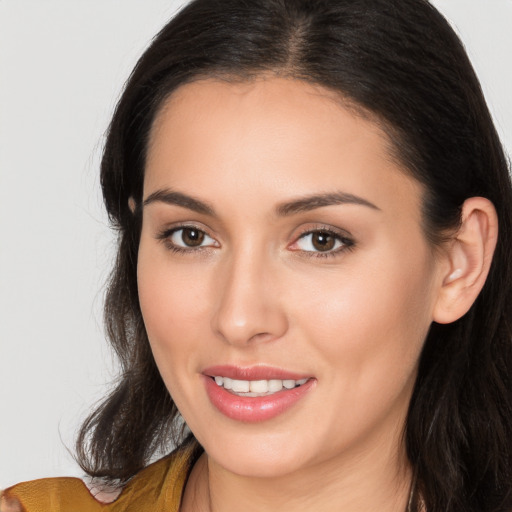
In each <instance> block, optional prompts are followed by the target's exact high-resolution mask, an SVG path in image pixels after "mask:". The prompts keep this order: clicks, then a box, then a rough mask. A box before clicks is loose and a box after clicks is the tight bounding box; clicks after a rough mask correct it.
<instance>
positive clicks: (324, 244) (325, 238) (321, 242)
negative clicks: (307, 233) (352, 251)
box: [312, 232, 335, 251]
mask: <svg viewBox="0 0 512 512" xmlns="http://www.w3.org/2000/svg"><path fill="white" fill-rule="evenodd" d="M312 241H313V246H314V247H315V249H317V250H319V251H330V250H331V249H332V248H333V247H334V242H335V240H334V237H333V236H332V235H330V234H329V233H322V232H320V233H313V240H312Z"/></svg>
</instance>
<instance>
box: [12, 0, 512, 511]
mask: <svg viewBox="0 0 512 512" xmlns="http://www.w3.org/2000/svg"><path fill="white" fill-rule="evenodd" d="M102 187H103V193H104V198H105V203H106V206H107V210H108V212H109V215H110V217H111V219H112V221H113V223H114V225H115V226H116V227H117V228H118V229H119V231H120V243H119V253H118V259H117V262H116V267H115V269H114V273H113V274H112V279H111V283H110V290H109V295H108V299H107V304H106V319H107V325H108V327H109V335H110V339H111V341H112V343H113V346H114V348H115V349H116V351H117V353H118V355H119V357H120V359H121V362H122V367H123V374H122V379H121V380H120V383H119V385H118V387H117V388H116V389H115V390H114V392H113V393H112V395H111V396H110V397H109V398H108V399H107V400H106V401H105V403H104V404H103V405H102V407H101V408H100V409H98V410H97V411H96V412H95V413H94V414H93V415H92V416H91V417H90V418H89V420H88V421H87V422H86V423H85V425H84V426H83V428H82V431H81V434H80V436H79V440H78V456H79V460H80V461H81V464H82V466H83V468H84V469H85V470H86V471H87V472H88V473H89V474H90V475H91V476H94V477H97V478H102V479H104V480H105V481H106V482H108V483H110V484H115V485H116V486H118V487H119V488H121V487H123V486H124V489H123V490H122V492H121V493H120V494H119V492H117V493H116V492H114V493H112V494H111V495H110V496H108V495H104V496H102V499H103V500H104V501H111V500H112V499H114V501H112V502H111V503H110V504H109V505H101V504H100V503H99V502H98V501H97V500H95V499H94V498H92V496H91V495H90V494H89V492H88V491H87V490H86V488H85V487H84V486H83V485H82V484H81V482H80V481H78V480H74V479H72V480H69V479H68V480H66V479H56V480H44V481H39V482H37V481H36V482H33V483H27V484H20V485H18V486H14V487H13V488H11V489H9V490H7V491H6V493H5V496H4V504H3V509H6V510H8V508H7V507H10V508H11V509H14V510H16V507H18V508H19V506H20V505H18V503H19V502H21V504H22V506H24V507H25V509H26V510H27V511H29V512H30V511H32V510H34V511H37V510H56V509H57V510H58V508H57V507H60V509H61V510H70V509H71V510H80V511H81V510H84V511H88V510H100V509H101V510H112V511H115V510H178V509H180V510H181V511H191V510H223V511H225V510H235V509H236V510H268V509H270V510H276V509H279V510H280V509H283V510H289V511H294V510H306V509H307V510H311V509H317V510H325V511H329V510H347V511H350V510H381V511H387V510H390V511H391V510H393V511H396V510H427V511H429V512H430V511H460V510H465V511H466V510H467V511H498V510H499V511H508V510H512V485H511V483H510V482H511V481H512V480H511V476H512V475H511V457H512V449H511V446H510V443H511V441H510V439H512V432H511V430H512V426H511V425H512V421H511V420H512V418H511V411H512V399H511V398H512V397H511V383H510V371H511V367H512V354H511V340H512V333H511V326H510V319H511V317H512V316H511V304H512V301H511V291H512V277H511V269H510V257H509V254H510V250H511V249H512V247H511V244H512V241H511V236H512V232H511V229H512V189H511V184H510V178H509V174H508V167H507V162H506V159H505V155H504V154H503V150H502V148H501V146H500V144H499V140H498V137H497V135H496V133H495V130H494V127H493V125H492V121H491V119H490V116H489V113H488V111H487V108H486V106H485V102H484V100H483V98H482V94H481V91H480V88H479V85H478V82H477V79H476V77H475V76H474V73H473V71H472V68H471V65H470V63H469V61H468V59H467V56H466V55H465V53H464V51H463V49H462V47H461V44H460V42H459V41H458V39H457V37H456V36H455V35H454V33H453V32H452V30H451V29H450V28H449V26H448V24H447V23H446V21H445V20H444V19H443V18H442V17H441V16H440V15H439V13H437V11H435V9H433V8H432V7H431V6H430V5H429V4H428V3H427V2H424V1H422V0H400V1H390V0H345V1H339V0H336V1H335V0H315V1H312V0H259V1H251V2H244V1H242V0H223V1H222V2H212V1H207V0H197V1H195V2H192V3H191V4H189V5H188V6H187V7H186V8H185V9H184V10H183V11H182V12H181V13H180V14H179V15H178V16H176V18H174V19H173V20H172V21H171V22H170V23H169V24H168V25H167V26H166V27H164V29H163V30H162V31H161V32H160V34H159V35H158V36H157V38H156V39H155V41H154V42H153V44H152V46H151V47H150V48H149V49H148V50H147V51H146V53H145V54H144V55H143V57H142V58H141V60H140V61H139V63H138V65H137V66H136V68H135V70H134V72H133V74H132V76H131V78H130V80H129V82H128V84H127V86H126V89H125V92H124V94H123V96H122V98H121V100H120V102H119V105H118V107H117V110H116V113H115V115H114V118H113V120H112V124H111V126H110V130H109V135H108V139H107V143H106V147H105V152H104V157H103V162H102ZM171 397H172V398H171ZM178 411H179V412H178ZM181 418H183V419H184V421H185V423H186V425H187V427H188V428H189V429H190V431H189V430H188V429H187V428H184V427H183V423H182V421H181ZM170 440H174V442H175V443H176V444H177V445H178V448H177V450H176V451H175V452H174V453H173V454H172V455H170V456H167V457H164V458H163V459H161V460H160V461H158V462H156V463H154V464H152V465H149V466H148V463H149V462H150V460H152V459H153V458H154V456H155V454H157V453H159V450H163V451H164V452H165V450H166V449H167V447H168V446H169V441H170ZM145 466H147V467H145ZM125 484H126V485H125ZM56 503H58V505H56Z"/></svg>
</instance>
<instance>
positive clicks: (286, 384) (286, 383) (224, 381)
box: [214, 376, 308, 396]
mask: <svg viewBox="0 0 512 512" xmlns="http://www.w3.org/2000/svg"><path fill="white" fill-rule="evenodd" d="M214 378H215V383H216V384H217V385H218V386H221V387H224V389H227V390H231V391H232V392H233V393H237V394H238V393H240V394H244V396H260V395H266V394H272V393H277V392H278V391H281V390H282V389H283V388H285V389H293V388H295V387H297V386H302V384H305V383H306V382H307V381H308V379H300V380H292V379H285V380H280V379H270V380H237V379H230V378H229V377H221V376H215V377H214Z"/></svg>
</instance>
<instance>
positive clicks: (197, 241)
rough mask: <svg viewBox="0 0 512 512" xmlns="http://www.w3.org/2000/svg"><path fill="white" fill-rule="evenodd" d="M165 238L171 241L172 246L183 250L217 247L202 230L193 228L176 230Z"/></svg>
mask: <svg viewBox="0 0 512 512" xmlns="http://www.w3.org/2000/svg"><path fill="white" fill-rule="evenodd" d="M163 238H165V239H167V240H169V241H170V242H171V245H172V246H173V247H176V248H178V249H179V248H182V249H195V248H202V247H215V246H217V244H216V242H215V240H214V239H213V238H212V237H210V236H208V235H207V234H206V233H205V232H204V231H202V230H201V229H198V228H195V227H193V226H191V227H183V228H179V229H174V230H173V231H171V232H170V233H169V234H166V235H165V236H164V237H163Z"/></svg>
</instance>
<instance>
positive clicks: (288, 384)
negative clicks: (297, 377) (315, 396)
mask: <svg viewBox="0 0 512 512" xmlns="http://www.w3.org/2000/svg"><path fill="white" fill-rule="evenodd" d="M283 386H284V387H285V388H286V389H293V388H294V387H295V381H294V380H283Z"/></svg>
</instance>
